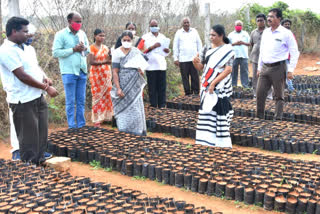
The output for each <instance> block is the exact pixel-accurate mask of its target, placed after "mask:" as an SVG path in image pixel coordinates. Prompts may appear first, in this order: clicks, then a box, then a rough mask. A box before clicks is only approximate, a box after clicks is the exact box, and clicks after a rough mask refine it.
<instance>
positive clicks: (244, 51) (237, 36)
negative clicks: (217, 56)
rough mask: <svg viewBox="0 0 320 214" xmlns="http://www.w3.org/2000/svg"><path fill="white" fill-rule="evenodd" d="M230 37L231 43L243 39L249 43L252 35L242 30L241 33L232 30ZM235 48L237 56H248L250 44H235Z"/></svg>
mask: <svg viewBox="0 0 320 214" xmlns="http://www.w3.org/2000/svg"><path fill="white" fill-rule="evenodd" d="M228 38H229V39H230V42H231V44H233V43H235V42H238V41H243V42H246V43H249V41H250V36H249V34H248V33H247V32H246V31H244V30H241V31H240V32H239V33H238V32H237V31H232V32H231V33H230V34H229V35H228ZM232 47H233V50H234V52H235V58H245V59H247V58H248V46H247V45H234V46H232Z"/></svg>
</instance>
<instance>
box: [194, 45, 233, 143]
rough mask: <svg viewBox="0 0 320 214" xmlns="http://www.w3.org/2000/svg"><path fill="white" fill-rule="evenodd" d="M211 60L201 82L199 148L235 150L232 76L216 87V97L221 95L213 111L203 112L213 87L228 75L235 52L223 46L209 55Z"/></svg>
mask: <svg viewBox="0 0 320 214" xmlns="http://www.w3.org/2000/svg"><path fill="white" fill-rule="evenodd" d="M206 55H207V57H208V58H209V60H208V63H207V65H206V67H205V69H204V73H203V75H202V78H201V92H200V101H201V103H200V110H199V119H198V124H197V131H196V144H201V145H206V146H216V147H229V148H232V142H231V138H230V131H229V130H230V122H231V119H232V117H233V110H232V106H231V103H230V101H229V97H230V95H231V94H232V85H231V74H229V75H228V76H226V77H225V78H224V79H223V80H222V81H220V82H219V83H218V84H217V85H216V86H215V91H216V92H214V93H217V95H218V102H217V104H216V105H215V106H214V107H213V109H212V111H210V112H205V111H203V110H202V103H203V100H204V97H205V95H206V93H209V92H207V90H208V87H209V86H210V83H211V82H212V81H213V80H214V79H215V78H216V77H217V76H218V75H219V74H220V73H222V72H223V71H224V69H225V66H226V64H227V63H228V61H229V60H232V58H233V56H234V52H233V50H232V47H231V46H230V45H223V46H221V47H218V48H214V49H210V50H209V51H208V52H207V54H206Z"/></svg>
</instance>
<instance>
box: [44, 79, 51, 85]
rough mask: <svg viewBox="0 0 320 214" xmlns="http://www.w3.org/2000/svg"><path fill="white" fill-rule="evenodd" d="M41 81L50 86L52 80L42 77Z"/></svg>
mask: <svg viewBox="0 0 320 214" xmlns="http://www.w3.org/2000/svg"><path fill="white" fill-rule="evenodd" d="M43 83H45V84H49V86H52V80H51V79H49V78H44V79H43Z"/></svg>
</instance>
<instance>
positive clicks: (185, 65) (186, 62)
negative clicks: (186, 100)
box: [173, 17, 202, 95]
mask: <svg viewBox="0 0 320 214" xmlns="http://www.w3.org/2000/svg"><path fill="white" fill-rule="evenodd" d="M201 49H202V42H201V39H200V37H199V34H198V31H197V30H196V29H194V28H190V19H189V18H188V17H185V18H183V20H182V28H181V29H179V30H178V31H177V32H176V34H175V36H174V41H173V58H174V64H175V65H176V66H179V67H180V73H181V78H182V82H183V88H184V93H185V94H186V95H189V94H199V90H200V81H199V72H198V71H197V69H196V68H195V67H194V66H193V63H192V60H193V58H194V57H195V56H196V54H197V53H199V52H200V51H201ZM189 77H191V88H190V83H189Z"/></svg>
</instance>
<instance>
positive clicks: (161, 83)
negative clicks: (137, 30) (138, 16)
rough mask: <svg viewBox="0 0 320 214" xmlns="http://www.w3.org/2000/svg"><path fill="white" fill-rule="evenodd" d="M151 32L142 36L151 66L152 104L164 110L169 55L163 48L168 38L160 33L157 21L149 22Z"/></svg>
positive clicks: (167, 50) (149, 79) (150, 91)
mask: <svg viewBox="0 0 320 214" xmlns="http://www.w3.org/2000/svg"><path fill="white" fill-rule="evenodd" d="M149 26H150V32H149V33H147V34H145V35H143V36H142V43H143V44H144V49H145V51H144V52H145V53H146V55H147V57H148V59H149V60H148V64H149V66H148V67H147V69H146V73H147V81H148V91H149V99H150V104H151V106H153V107H158V108H163V107H165V105H166V84H167V81H166V70H167V62H166V59H165V57H166V56H168V54H169V49H168V48H162V47H161V44H164V43H165V41H166V40H167V38H166V37H165V36H164V35H163V34H161V33H159V31H160V28H159V27H158V22H157V20H154V19H153V20H151V21H150V22H149Z"/></svg>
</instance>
